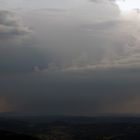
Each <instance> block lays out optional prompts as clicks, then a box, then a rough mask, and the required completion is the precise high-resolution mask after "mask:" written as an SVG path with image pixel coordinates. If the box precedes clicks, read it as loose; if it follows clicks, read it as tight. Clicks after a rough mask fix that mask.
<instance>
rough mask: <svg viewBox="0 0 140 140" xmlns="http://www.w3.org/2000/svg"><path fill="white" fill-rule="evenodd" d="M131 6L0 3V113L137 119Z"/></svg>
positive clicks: (139, 28)
mask: <svg viewBox="0 0 140 140" xmlns="http://www.w3.org/2000/svg"><path fill="white" fill-rule="evenodd" d="M139 4H140V3H139V1H138V0H133V1H132V0H125V1H121V0H10V2H9V0H0V9H1V10H0V112H2V113H3V112H18V113H34V114H45V115H74V116H94V115H99V114H101V115H104V114H115V115H118V114H131V115H137V114H140V94H139V93H140V39H139V36H140V24H139V22H140V14H139V8H140V6H139Z"/></svg>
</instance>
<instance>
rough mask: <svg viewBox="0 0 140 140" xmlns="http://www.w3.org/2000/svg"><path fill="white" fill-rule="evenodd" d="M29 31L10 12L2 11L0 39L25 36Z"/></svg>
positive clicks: (0, 16) (0, 15) (0, 12)
mask: <svg viewBox="0 0 140 140" xmlns="http://www.w3.org/2000/svg"><path fill="white" fill-rule="evenodd" d="M28 33H29V29H28V28H27V27H26V26H24V25H23V24H22V23H21V21H20V20H19V19H18V18H17V17H16V15H14V13H12V12H10V11H0V39H3V38H6V37H7V38H13V37H15V36H20V37H21V36H24V35H27V34H28Z"/></svg>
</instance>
